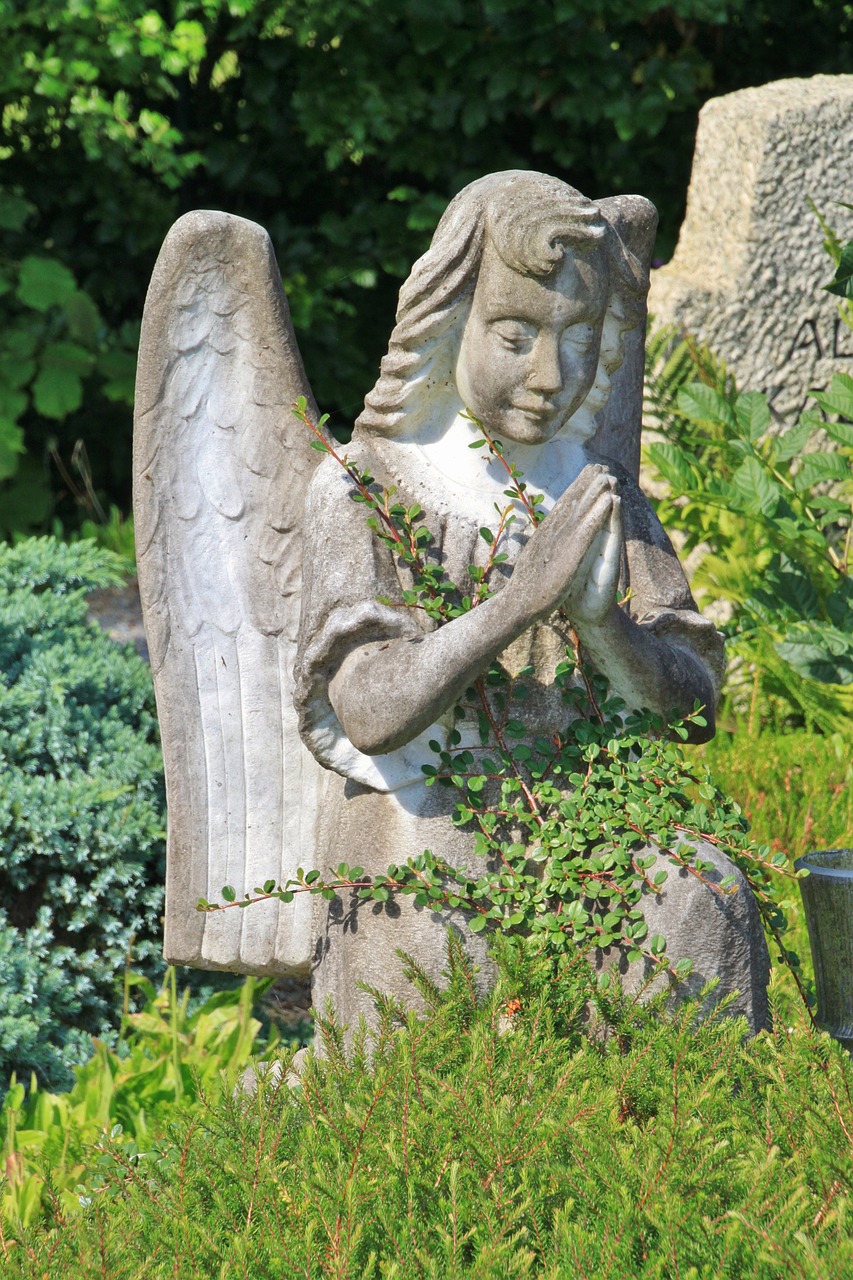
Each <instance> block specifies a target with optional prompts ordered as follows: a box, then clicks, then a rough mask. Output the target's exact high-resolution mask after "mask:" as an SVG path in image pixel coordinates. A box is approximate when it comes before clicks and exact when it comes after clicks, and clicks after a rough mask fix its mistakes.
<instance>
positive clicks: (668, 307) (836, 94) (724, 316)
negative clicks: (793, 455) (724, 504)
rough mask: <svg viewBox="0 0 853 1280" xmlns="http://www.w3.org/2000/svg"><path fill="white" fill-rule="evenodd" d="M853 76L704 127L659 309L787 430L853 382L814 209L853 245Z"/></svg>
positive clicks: (753, 93) (786, 93)
mask: <svg viewBox="0 0 853 1280" xmlns="http://www.w3.org/2000/svg"><path fill="white" fill-rule="evenodd" d="M851 155H853V76H813V77H812V78H811V79H809V80H779V81H776V82H775V83H773V84H766V85H762V86H761V87H760V88H757V89H741V90H740V91H739V92H737V93H730V94H727V95H726V96H725V97H722V98H714V99H712V100H711V101H710V102H708V103H706V105H705V106H704V107H703V109H702V111H701V113H700V116H699V131H698V134H697V137H696V153H695V156H694V159H693V175H692V178H691V182H690V191H689V194H688V198H687V215H686V217H685V220H684V224H683V226H682V228H681V234H680V236H679V240H678V247H677V248H676V251H675V254H674V256H673V258H672V261H671V262H669V263H668V264H667V265H666V266H665V267H662V268H661V269H660V270H658V271H656V272H653V274H652V284H651V291H650V294H649V312H650V313H651V315H652V316H653V317H654V319H655V321H656V323H657V324H658V325H660V324H670V323H675V324H678V325H680V326H682V327H683V328H684V329H685V330H687V331H689V332H691V333H694V334H696V335H697V336H698V337H700V338H701V339H703V341H705V342H707V344H708V345H709V346H710V348H711V349H712V350H713V351H714V352H715V353H716V354H717V355H719V356H722V358H723V359H724V360H725V361H726V362H727V363H728V364H729V366H730V368H731V370H732V372H733V373H734V374H735V377H736V378H737V381H738V385H739V386H740V387H741V388H742V389H743V390H756V391H764V392H766V393H767V394H768V395H769V397H770V401H771V404H772V406H773V408H774V409H775V410H776V412H777V413H779V414H780V415H781V416H782V417H784V418H785V419H786V420H791V419H793V418H795V417H796V415H797V414H798V412H799V411H800V409H801V408H802V407H803V405H804V403H805V401H806V399H807V396H808V392H809V390H810V389H812V388H822V387H825V386H827V385H828V383H829V381H830V378H831V376H832V374H833V373H837V372H841V371H846V372H849V369H850V361H851V359H853V333H851V332H850V330H849V329H848V328H847V327H846V326H845V325H844V323H843V322H842V321H841V320H840V317H839V315H838V308H837V306H836V299H835V298H833V297H832V296H831V295H830V294H828V293H825V292H823V290H822V286H823V285H824V284H826V282H827V281H828V280H830V279H831V277H832V263H831V262H830V260H829V258H828V257H827V255H826V253H825V252H824V250H823V247H822V243H823V233H822V232H821V229H820V226H819V224H818V220H817V218H816V217H815V214H814V213H813V211H812V210H811V208H810V207H809V200H812V201H814V203H815V205H816V206H817V208H818V209H819V210H820V211H821V213H822V214H823V215H824V216H825V217H826V218H827V219H828V220H829V222H830V223H831V224H832V225H833V226H834V227H835V228H836V230H837V231H838V233H839V234H840V236H841V238H842V239H847V238H850V237H851V236H853V212H851V211H850V210H848V209H843V208H839V207H838V205H837V204H833V201H839V200H841V201H847V202H848V203H850V202H851V201H853V185H852V184H853V171H851Z"/></svg>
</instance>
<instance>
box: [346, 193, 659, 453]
mask: <svg viewBox="0 0 853 1280" xmlns="http://www.w3.org/2000/svg"><path fill="white" fill-rule="evenodd" d="M487 239H488V241H489V242H490V243H491V244H492V245H493V246H494V248H495V250H496V251H497V253H498V254H499V255H500V257H501V258H502V259H503V261H504V262H505V263H506V264H507V266H509V267H511V268H512V269H513V270H514V271H518V272H520V273H521V274H523V275H533V276H538V277H541V278H543V279H544V278H546V277H548V276H549V275H551V273H552V272H553V271H554V270H555V269H556V268H557V267H558V266H559V264H560V263H561V262H562V260H563V256H564V254H565V252H566V248H567V247H571V248H572V249H574V250H577V251H578V252H581V253H583V252H589V251H590V250H592V249H595V248H597V247H601V248H603V249H604V250H605V253H606V257H607V264H608V271H609V283H610V299H611V302H610V314H611V315H616V316H617V317H618V326H619V328H620V329H621V330H622V331H623V332H627V331H628V330H630V329H632V328H634V327H635V325H637V324H639V323H640V322H641V320H642V318H643V314H644V311H643V304H644V301H645V296H646V292H647V289H648V276H647V273H646V272H645V271H644V269H643V268H642V266H641V265H640V263H639V262H638V260H637V259H636V258H635V257H634V255H633V254H632V253H630V251H629V250H628V249H627V248H626V246H625V244H624V243H623V241H622V239H621V238H620V236H619V235H618V234H617V232H616V231H615V229H614V228H613V227H612V226H611V224H610V223H609V222H608V221H607V219H606V217H605V216H604V215H603V213H602V211H601V209H600V208H599V206H598V205H597V204H595V203H594V201H592V200H588V199H586V197H585V196H582V195H581V194H580V192H579V191H576V190H575V189H574V187H570V186H569V185H568V184H567V183H565V182H560V181H559V179H557V178H552V177H549V176H548V175H547V174H544V173H533V172H529V171H527V170H523V169H510V170H507V171H505V172H503V173H492V174H489V175H488V176H487V177H485V178H480V179H479V180H478V181H477V182H472V183H471V184H470V186H467V187H465V188H464V190H462V191H460V193H459V195H457V196H456V197H455V199H454V200H452V201H451V203H450V204H449V205H448V207H447V209H446V210H445V213H444V215H443V217H442V219H441V221H440V222H439V224H438V227H437V228H436V232H435V235H434V236H433V240H432V244H431V245H430V247H429V249H428V250H427V252H426V253H425V254H424V255H423V257H421V258H419V259H418V261H417V262H416V263H415V265H414V266H413V267H412V270H411V273H410V275H409V278H408V280H406V282H405V284H404V285H403V287H402V289H401V290H400V300H399V305H398V308H397V323H396V325H395V327H394V330H393V332H392V334H391V339H390V342H389V344H388V352H387V354H386V355H385V356H384V357H383V359H382V365H381V368H380V374H379V379H378V381H377V383H376V386H375V387H374V388H373V390H372V391H371V392H370V394H369V395H368V396H367V397H366V398H365V402H364V410H363V411H362V413H361V415H360V416H359V418H358V421H357V423H356V426H357V428H360V429H363V430H367V431H375V432H378V433H380V434H383V435H408V434H410V433H413V432H415V431H417V430H418V428H419V427H420V426H421V425H422V421H421V419H422V415H423V414H424V413H425V412H426V411H428V409H429V408H430V406H432V407H433V408H434V406H435V400H434V398H433V395H434V392H435V391H438V390H439V389H440V388H441V386H442V385H447V384H449V383H450V382H451V380H452V376H453V369H454V363H455V355H456V351H457V350H458V344H459V340H460V339H461V333H462V328H463V326H464V324H465V321H466V319H467V317H468V313H469V310H470V305H471V299H472V297H473V293H474V288H475V285H476V283H477V276H478V273H479V270H480V262H481V260H482V256H483V249H484V247H485V244H486V240H487ZM424 393H429V394H424Z"/></svg>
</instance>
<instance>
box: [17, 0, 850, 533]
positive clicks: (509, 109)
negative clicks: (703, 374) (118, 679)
mask: <svg viewBox="0 0 853 1280" xmlns="http://www.w3.org/2000/svg"><path fill="white" fill-rule="evenodd" d="M850 26H851V6H850V5H849V4H843V3H838V2H837V0H676V3H674V4H667V3H664V2H663V0H594V2H593V0H480V2H478V3H474V2H473V0H429V2H428V0H401V3H397V4H394V5H390V6H389V5H388V4H387V3H384V0H322V2H320V0H286V2H282V0H163V2H161V3H158V4H153V3H151V2H150V0H69V2H68V3H66V4H62V5H57V4H55V3H52V2H51V3H45V2H42V3H39V2H38V0H33V2H32V3H27V4H20V3H16V2H15V0H3V2H2V3H0V42H2V48H3V50H4V56H3V60H2V67H0V101H2V103H3V104H4V105H3V108H2V116H0V232H2V235H3V246H4V247H3V253H2V258H0V485H2V488H0V534H4V533H5V534H8V532H9V531H10V530H11V529H23V528H26V527H35V526H39V525H41V524H43V522H44V521H45V520H46V519H47V518H48V517H49V515H50V513H51V510H52V508H53V505H54V502H55V499H56V496H57V494H63V493H64V494H65V495H66V497H65V500H64V501H60V503H59V506H58V508H57V510H58V512H59V514H60V515H61V516H62V518H63V519H64V520H65V521H66V522H67V521H68V520H70V519H73V518H74V517H75V516H76V514H77V513H76V512H75V509H74V504H73V502H71V501H69V500H68V498H67V492H68V489H69V486H68V484H66V483H64V482H62V481H60V478H59V476H58V474H57V472H56V470H55V469H53V470H52V471H51V478H48V477H47V476H46V467H47V466H48V464H49V462H50V458H51V448H52V447H53V448H55V449H57V450H58V452H59V455H60V456H61V457H62V458H63V459H64V460H65V464H66V466H68V465H69V459H70V454H71V450H72V447H73V445H74V442H75V441H76V440H77V439H80V438H82V439H83V440H84V441H85V442H86V445H87V448H88V454H89V457H90V459H91V467H92V470H93V473H94V475H93V481H94V487H95V489H96V490H98V491H99V492H100V493H101V494H102V495H104V494H106V495H107V496H108V497H109V498H111V499H112V500H116V501H118V502H119V504H120V505H124V507H125V509H126V507H127V500H128V477H129V449H130V431H129V416H130V415H129V405H130V400H131V394H132V377H133V368H134V352H135V343H136V335H137V328H138V321H139V316H140V312H141V306H142V299H143V295H144V290H145V286H146V282H147V279H148V276H149V274H150V270H151V267H152V265H153V262H154V258H155V256H156V252H157V249H158V247H159V244H160V243H161V241H162V239H163V236H164V235H165V232H166V230H167V229H168V226H169V225H170V223H171V222H172V221H173V220H174V218H175V217H177V216H178V215H179V214H180V213H182V212H184V211H186V210H187V209H189V208H193V207H204V206H207V207H214V208H224V209H227V210H229V211H231V212H234V213H238V214H243V215H245V216H248V217H251V218H253V219H255V220H257V221H259V222H261V223H263V224H264V225H265V226H267V227H268V228H269V230H270V232H271V234H272V237H273V241H274V244H275V247H276V250H277V253H278V257H279V262H280V264H281V267H282V271H283V274H284V277H285V285H286V288H287V290H288V293H289V296H290V299H291V306H292V308H293V313H294V320H295V323H296V327H297V330H298V334H299V338H300V342H301V344H302V346H303V350H304V352H305V355H306V361H307V366H308V372H309V376H310V378H311V381H312V384H313V386H314V389H315V391H316V393H317V396H318V398H319V400H320V401H321V402H322V403H323V404H324V405H326V406H328V407H330V408H332V409H333V410H334V413H333V422H335V423H337V424H338V425H342V426H346V425H347V424H348V423H349V422H350V421H351V420H352V418H353V416H354V415H355V413H356V412H357V411H358V408H359V406H360V403H361V399H362V397H363V395H364V393H365V391H366V390H367V389H368V388H369V387H370V386H371V385H372V382H373V379H374V377H375V374H376V370H377V365H378V361H379V358H380V356H381V354H382V352H383V350H384V344H385V341H386V338H387V334H388V332H389V329H390V326H391V322H392V319H393V312H394V306H395V299H396V291H397V288H398V286H399V283H400V281H401V279H402V277H403V276H404V275H405V273H406V271H407V270H408V268H409V266H410V265H411V262H412V261H413V259H414V258H415V257H416V256H417V255H418V253H419V252H421V251H422V250H423V248H424V247H425V245H426V243H427V241H428V238H429V235H430V234H431V231H432V229H433V227H434V225H435V222H436V220H437V218H438V216H439V214H440V212H441V210H442V208H443V207H444V206H445V204H446V203H447V200H448V199H449V197H450V196H452V195H453V194H454V193H455V192H456V191H457V190H459V188H460V187H461V186H463V185H464V184H465V183H466V182H468V181H470V180H471V179H472V178H474V177H477V176H479V175H480V174H481V173H483V172H486V171H488V170H490V169H496V168H501V167H512V166H521V167H526V166H533V167H540V168H544V169H546V170H548V171H550V172H553V173H556V174H557V175H558V176H561V177H564V178H567V179H568V180H570V181H572V182H573V183H575V184H576V185H577V186H579V187H580V188H581V189H582V190H584V191H585V192H588V193H589V194H591V195H597V194H606V193H610V192H614V191H630V190H636V191H640V192H642V193H643V194H645V195H648V196H650V197H651V198H652V199H653V200H654V201H655V203H656V204H657V205H658V206H659V208H660V210H661V214H662V225H663V230H662V235H661V241H660V244H661V251H662V252H663V253H664V254H665V253H666V252H667V251H668V249H669V247H671V245H672V243H673V241H674V236H675V232H676V229H677V225H678V221H679V217H680V214H681V209H682V205H683V199H684V192H685V190H686V184H687V178H688V174H689V167H690V159H691V153H692V146H693V136H694V130H695V121H696V112H697V108H698V107H699V106H700V105H701V103H702V102H703V101H704V100H705V99H706V98H707V97H709V96H712V95H714V94H719V93H723V92H726V91H728V90H731V89H735V88H739V87H742V86H743V85H747V84H759V83H762V82H764V81H766V80H771V79H776V78H779V77H783V76H786V75H796V74H805V75H810V74H813V73H815V72H817V71H825V72H837V71H843V70H845V69H847V63H848V61H849V58H848V54H847V53H846V45H845V36H846V35H848V34H849V30H850ZM24 450H26V456H25V457H24V456H23V452H22V451H24ZM3 477H5V481H4V480H3ZM83 498H84V505H86V503H87V502H90V498H89V497H88V496H86V495H83Z"/></svg>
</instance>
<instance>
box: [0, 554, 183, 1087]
mask: <svg viewBox="0 0 853 1280" xmlns="http://www.w3.org/2000/svg"><path fill="white" fill-rule="evenodd" d="M120 569H121V562H120V561H119V560H118V558H117V557H115V556H113V555H111V554H110V553H109V552H106V551H103V550H99V549H97V548H96V547H95V546H94V545H93V544H92V543H89V542H78V543H76V544H73V545H64V544H62V543H60V542H58V541H56V540H55V539H53V538H39V539H28V540H25V541H22V542H20V543H18V544H17V545H16V546H9V545H2V546H0V966H2V973H3V982H2V984H0V1087H3V1086H5V1084H6V1082H7V1080H8V1077H9V1075H10V1073H11V1072H13V1071H15V1072H17V1073H18V1074H19V1075H20V1074H21V1073H22V1072H25V1073H27V1075H28V1074H29V1073H30V1072H31V1071H34V1072H35V1073H36V1074H37V1076H38V1078H39V1080H40V1081H41V1083H42V1084H44V1085H51V1086H57V1085H59V1086H64V1085H67V1084H68V1083H70V1081H71V1078H72V1077H71V1073H70V1070H69V1068H70V1066H71V1065H72V1064H74V1063H79V1062H82V1061H84V1060H85V1059H86V1058H87V1057H88V1056H89V1054H90V1053H91V1044H90V1041H89V1037H90V1035H92V1034H94V1035H98V1036H105V1035H108V1034H109V1032H110V1031H111V1029H113V1028H114V1027H115V1026H116V1025H117V1022H118V1016H119V1013H120V1009H121V983H122V976H123V973H124V970H125V968H126V965H127V962H128V956H129V955H130V954H131V953H132V963H133V967H134V969H135V970H136V971H138V972H142V973H149V974H153V973H154V972H156V971H162V961H159V963H158V962H157V960H156V957H157V954H158V951H159V947H160V942H159V937H158V935H159V932H160V924H159V918H160V915H161V912H162V904H163V888H162V886H163V860H164V853H165V831H164V826H165V823H164V808H165V798H164V789H163V774H162V763H161V757H160V748H159V741H158V735H157V722H156V717H155V711H154V698H153V692H152V687H151V679H150V675H149V672H148V669H147V667H146V665H145V663H144V662H143V661H142V660H141V658H139V657H138V656H137V655H136V654H135V653H134V652H133V650H131V649H129V648H125V647H122V646H119V645H116V644H114V643H113V642H112V641H111V640H110V639H109V638H108V637H107V636H106V635H105V634H104V633H103V632H102V631H101V630H100V628H98V627H97V626H95V625H94V624H92V623H90V622H88V621H87V616H86V595H87V593H88V592H89V591H92V590H94V589H95V588H97V587H104V586H108V585H110V584H116V583H118V582H120V581H121V573H120Z"/></svg>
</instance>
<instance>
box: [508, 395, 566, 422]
mask: <svg viewBox="0 0 853 1280" xmlns="http://www.w3.org/2000/svg"><path fill="white" fill-rule="evenodd" d="M512 407H513V409H515V410H517V412H518V413H523V414H525V415H526V416H527V417H528V418H536V419H537V420H541V419H545V418H553V416H554V414H555V413H558V412H559V406H558V405H556V404H554V403H553V402H552V401H550V400H544V401H543V400H538V401H537V402H536V403H535V404H530V403H526V402H519V401H515V402H513V405H512Z"/></svg>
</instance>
